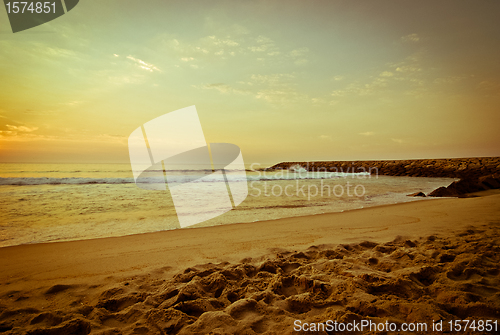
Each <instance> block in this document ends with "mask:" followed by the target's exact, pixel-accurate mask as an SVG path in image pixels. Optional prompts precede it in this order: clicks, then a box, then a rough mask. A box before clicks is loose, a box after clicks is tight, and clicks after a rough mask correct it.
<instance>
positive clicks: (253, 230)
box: [0, 191, 500, 334]
mask: <svg viewBox="0 0 500 335" xmlns="http://www.w3.org/2000/svg"><path fill="white" fill-rule="evenodd" d="M499 233H500V193H499V192H498V191H488V192H484V193H482V194H481V196H480V197H472V198H463V199H457V198H454V199H433V200H423V201H419V202H413V203H405V204H397V205H388V206H380V207H374V208H367V209H361V210H354V211H349V212H344V213H333V214H322V215H314V216H307V217H299V218H287V219H280V220H274V221H263V222H256V223H245V224H233V225H225V226H215V227H207V228H195V229H182V230H175V231H166V232H157V233H150V234H141V235H133V236H126V237H118V238H104V239H95V240H86V241H74V242H60V243H47V244H34V245H21V246H15V247H6V248H2V249H0V268H1V269H2V272H1V275H0V276H1V278H0V299H1V300H0V311H1V312H0V331H2V333H5V334H24V333H27V334H88V333H91V334H142V333H144V334H145V333H150V334H208V333H212V334H283V333H296V332H295V330H296V329H295V330H294V325H295V326H297V325H302V323H304V322H307V323H311V322H313V323H320V322H326V321H328V320H332V321H337V322H339V323H340V322H344V323H347V322H356V321H357V322H361V321H362V320H371V321H372V322H386V321H389V322H394V323H395V324H397V325H398V327H400V326H401V325H402V324H403V323H412V322H420V323H427V324H428V327H429V328H428V330H427V331H425V332H422V333H426V334H429V333H433V332H432V331H431V327H432V321H433V320H434V322H437V321H438V320H443V321H444V326H443V327H444V328H445V329H446V326H447V325H449V324H448V322H449V321H451V320H456V319H458V320H464V319H470V320H475V322H476V323H478V322H479V320H484V322H486V320H492V322H493V321H495V320H496V321H497V323H498V321H499V320H500V293H499V292H498V291H499V285H500V265H499V261H500V253H499V251H500V250H499V249H500V248H499V240H500V237H499V236H500V235H499ZM296 320H300V321H296ZM294 322H298V323H295V324H294ZM308 329H312V328H310V327H309V328H308ZM303 330H304V329H303ZM319 330H320V331H319V332H317V333H321V334H326V333H328V332H326V330H325V331H323V330H322V329H319ZM306 333H311V332H306ZM313 333H314V332H313ZM330 333H332V332H330ZM362 333H370V331H367V330H366V329H365V330H364V331H363V332H362ZM373 333H376V332H373ZM417 333H418V332H417ZM452 333H453V332H452ZM462 333H463V332H462ZM471 333H474V334H477V333H478V331H477V330H476V332H471ZM479 333H480V332H479ZM490 333H494V332H490Z"/></svg>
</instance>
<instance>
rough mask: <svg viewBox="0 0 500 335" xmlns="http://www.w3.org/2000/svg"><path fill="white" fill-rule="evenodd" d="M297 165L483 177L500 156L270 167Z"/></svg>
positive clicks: (498, 166) (499, 163) (497, 168)
mask: <svg viewBox="0 0 500 335" xmlns="http://www.w3.org/2000/svg"><path fill="white" fill-rule="evenodd" d="M297 165H298V166H301V167H302V168H304V169H306V170H308V171H325V172H347V173H353V172H368V173H370V174H378V175H387V176H410V177H448V178H479V177H481V176H488V175H493V174H498V173H500V157H479V158H449V159H408V160H379V161H319V162H282V163H279V164H276V165H273V166H271V167H270V168H268V169H269V170H281V169H290V168H292V167H294V166H297Z"/></svg>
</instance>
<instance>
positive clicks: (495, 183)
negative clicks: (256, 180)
mask: <svg viewBox="0 0 500 335" xmlns="http://www.w3.org/2000/svg"><path fill="white" fill-rule="evenodd" d="M498 188H500V175H498V174H497V175H491V176H483V177H480V178H464V179H460V180H459V181H454V182H453V183H451V184H450V185H449V186H448V187H440V188H438V189H436V190H434V191H432V192H431V193H429V194H428V195H429V196H430V197H459V196H463V195H466V194H468V193H474V192H479V191H485V190H490V189H498Z"/></svg>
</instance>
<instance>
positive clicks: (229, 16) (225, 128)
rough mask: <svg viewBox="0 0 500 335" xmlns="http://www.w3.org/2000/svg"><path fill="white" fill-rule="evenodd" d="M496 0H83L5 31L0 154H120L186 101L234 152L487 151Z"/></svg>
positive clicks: (325, 156) (302, 155)
mask: <svg viewBox="0 0 500 335" xmlns="http://www.w3.org/2000/svg"><path fill="white" fill-rule="evenodd" d="M499 13H500V1H496V0H483V1H457V0H453V1H449V0H448V1H447V0H443V1H426V0H424V1H404V0H397V1H396V0H394V1H386V0H378V1H373V0H369V1H352V0H346V1H342V0H331V1H314V0H313V1H296V0H287V1H252V0H242V1H236V0H233V1H216V0H214V1H164V0H162V1H154V0H148V1H139V0H107V1H102V0H83V1H80V3H79V4H78V5H77V6H76V7H75V8H74V9H73V10H72V11H70V12H68V13H67V14H66V15H63V16H61V17H59V18H57V19H55V20H53V21H51V22H49V23H46V24H43V25H40V26H38V27H35V28H31V29H28V30H25V31H22V32H18V33H15V34H14V33H12V30H11V28H10V25H9V21H8V18H7V14H6V10H5V8H4V7H2V8H0V162H53V163H127V162H129V154H128V148H127V139H128V136H129V135H130V134H131V133H132V132H133V131H134V130H135V129H136V128H137V127H140V126H141V125H142V124H144V123H145V122H147V121H149V120H151V119H154V118H156V117H158V116H160V115H163V114H165V113H169V112H172V111H175V110H178V109H181V108H184V107H187V106H191V105H195V106H196V108H197V110H198V114H199V118H200V121H201V124H202V127H203V132H204V135H205V139H206V140H207V142H209V143H216V142H227V143H233V144H236V145H238V146H239V147H240V148H241V151H242V155H243V158H244V160H245V163H247V164H251V163H259V164H262V165H269V164H274V163H278V162H281V161H320V160H378V159H412V158H452V157H481V156H500V132H499V131H498V129H499V124H500V62H499V59H500V20H498V15H499Z"/></svg>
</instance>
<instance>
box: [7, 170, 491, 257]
mask: <svg viewBox="0 0 500 335" xmlns="http://www.w3.org/2000/svg"><path fill="white" fill-rule="evenodd" d="M415 178H418V177H415ZM424 178H426V177H424ZM491 191H492V192H490V193H491V194H492V195H493V194H495V191H494V190H491ZM477 193H481V194H485V195H486V194H488V195H489V193H488V191H482V192H477ZM401 194H402V195H403V193H401ZM405 196H406V201H402V202H396V203H390V204H377V205H372V206H365V207H361V208H353V209H347V210H341V211H337V212H327V213H316V214H306V215H300V216H287V217H283V218H276V219H266V220H259V221H251V222H232V223H224V224H220V225H214V226H199V227H198V226H191V227H185V228H172V229H164V230H158V231H151V232H144V233H134V234H128V235H118V236H104V237H92V238H84V239H67V240H50V241H42V242H28V243H23V244H15V245H8V246H0V250H2V249H4V248H13V247H17V246H25V245H38V244H53V243H66V242H78V241H89V240H102V239H107V238H120V237H127V236H138V235H145V234H155V233H165V232H169V231H175V230H179V229H200V228H211V227H219V226H230V225H242V224H253V223H259V222H273V221H276V220H284V219H291V218H307V217H310V216H316V215H328V214H339V213H347V212H352V211H358V210H363V209H369V208H377V207H384V206H395V205H400V204H407V203H412V202H419V201H425V200H427V201H435V200H439V199H453V198H455V197H444V196H443V197H430V196H426V197H416V196H412V195H411V194H405ZM480 196H481V195H480ZM297 208H301V207H300V206H297Z"/></svg>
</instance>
